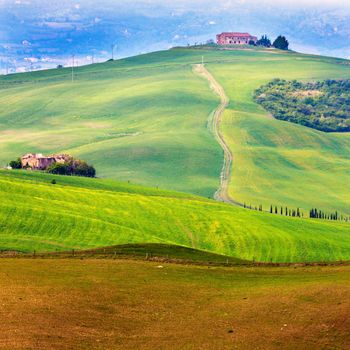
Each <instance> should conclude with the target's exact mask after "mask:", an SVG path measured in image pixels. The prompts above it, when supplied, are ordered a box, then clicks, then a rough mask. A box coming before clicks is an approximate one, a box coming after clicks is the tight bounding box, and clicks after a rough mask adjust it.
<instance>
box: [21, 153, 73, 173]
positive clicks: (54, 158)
mask: <svg viewBox="0 0 350 350" xmlns="http://www.w3.org/2000/svg"><path fill="white" fill-rule="evenodd" d="M70 159H72V157H71V156H69V155H68V154H53V155H51V156H47V157H46V156H43V155H42V154H41V153H28V154H25V155H24V156H22V157H21V163H22V168H31V169H33V170H45V169H46V168H48V167H49V166H50V165H52V164H53V163H62V164H63V163H65V162H67V161H69V160H70Z"/></svg>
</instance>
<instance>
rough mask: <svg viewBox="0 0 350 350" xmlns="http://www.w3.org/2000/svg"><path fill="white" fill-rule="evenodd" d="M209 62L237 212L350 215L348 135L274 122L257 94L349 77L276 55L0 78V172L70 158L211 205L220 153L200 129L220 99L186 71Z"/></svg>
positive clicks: (168, 55) (160, 60) (212, 53)
mask: <svg viewBox="0 0 350 350" xmlns="http://www.w3.org/2000/svg"><path fill="white" fill-rule="evenodd" d="M202 56H204V59H205V62H206V64H207V68H208V69H209V70H210V71H211V72H212V73H213V74H214V76H215V77H216V79H217V80H218V81H219V82H220V83H221V84H222V85H223V86H224V88H225V90H226V93H227V94H228V96H229V97H230V100H231V104H230V106H229V109H228V110H227V111H226V114H225V117H224V120H223V124H222V130H223V132H224V135H225V138H226V139H227V140H228V143H229V145H230V147H231V149H232V150H233V153H234V164H233V172H232V181H231V187H230V192H231V195H232V196H233V197H234V198H235V199H236V200H237V201H240V202H242V203H243V202H246V203H247V204H249V203H252V204H253V205H259V204H263V205H264V207H265V208H267V207H269V206H270V204H274V205H283V206H289V207H298V206H299V207H302V208H303V209H304V210H309V209H310V208H311V207H318V208H320V209H323V210H326V211H333V210H338V211H340V212H342V213H344V214H350V212H349V210H350V209H349V208H350V187H349V186H348V184H349V182H350V172H349V171H348V169H349V167H350V159H349V156H348V155H349V151H350V136H349V134H326V133H322V132H318V131H315V130H312V129H308V128H306V127H302V126H298V125H293V124H291V123H287V122H281V121H277V120H273V119H271V118H269V117H268V114H267V113H266V112H265V111H264V110H263V109H262V108H261V107H259V106H258V105H257V104H256V103H255V102H254V101H253V97H252V94H253V91H254V90H255V89H256V88H257V87H259V86H261V85H262V84H264V83H266V82H268V81H270V80H271V79H273V78H283V79H298V80H302V81H308V80H315V79H327V78H332V79H337V78H349V77H350V66H349V63H348V61H345V60H340V59H332V58H327V57H318V56H311V55H301V54H295V53H286V52H281V51H274V50H260V49H255V50H237V49H235V50H232V51H229V50H226V51H223V50H221V51H219V50H216V49H214V48H200V49H198V48H197V49H174V50H170V51H163V52H156V53H152V54H147V55H142V56H137V57H132V58H128V59H124V60H120V61H115V62H108V63H104V64H96V65H90V66H86V67H80V68H78V69H77V71H76V77H75V79H76V81H75V82H74V83H71V81H70V70H69V69H63V70H50V71H42V72H33V73H26V74H17V75H10V76H3V77H0V89H1V96H0V105H1V111H0V127H1V132H0V162H1V163H2V164H5V163H7V162H8V161H9V160H10V159H12V158H14V157H16V156H18V155H20V154H22V153H25V152H28V151H40V152H43V153H51V152H63V151H65V152H69V153H71V154H73V155H74V156H77V157H80V158H83V159H85V160H87V161H88V162H90V163H93V164H94V166H95V167H96V168H97V170H98V175H99V176H101V177H108V178H113V179H118V180H121V181H131V183H137V184H142V185H145V186H151V187H156V186H159V187H160V188H164V189H172V190H177V191H184V192H188V193H193V194H198V195H202V196H206V197H211V196H212V195H213V193H214V192H215V190H216V189H217V188H218V184H219V175H220V168H221V165H222V157H223V156H222V151H221V149H220V147H219V146H218V145H217V143H216V142H215V140H214V137H213V136H212V135H211V134H210V131H209V130H208V128H207V121H208V116H209V115H210V112H211V111H212V110H213V109H214V108H215V106H216V105H217V103H218V98H217V97H216V96H215V95H214V94H213V93H212V92H211V91H210V89H209V87H208V85H207V82H206V81H204V80H203V79H201V78H199V77H198V76H196V75H195V74H193V72H192V64H194V63H198V62H200V61H201V58H202Z"/></svg>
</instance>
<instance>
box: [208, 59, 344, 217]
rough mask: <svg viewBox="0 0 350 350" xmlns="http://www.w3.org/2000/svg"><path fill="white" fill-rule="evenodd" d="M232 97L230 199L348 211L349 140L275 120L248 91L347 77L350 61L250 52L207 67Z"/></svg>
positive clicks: (226, 123) (226, 128) (227, 128)
mask: <svg viewBox="0 0 350 350" xmlns="http://www.w3.org/2000/svg"><path fill="white" fill-rule="evenodd" d="M207 68H208V69H209V70H210V71H211V72H212V73H213V75H214V76H215V77H216V79H217V80H218V81H219V82H220V83H221V84H222V85H223V87H224V89H225V91H226V93H227V95H228V96H229V98H230V106H229V108H228V109H227V110H226V112H225V116H224V119H223V123H222V131H223V133H224V137H225V139H226V140H227V141H228V144H229V146H230V148H231V150H232V151H233V154H234V163H233V171H232V178H231V185H230V194H231V196H232V197H233V198H235V199H236V200H238V201H240V202H246V203H252V204H254V205H259V204H263V205H264V206H265V208H268V207H269V206H270V204H275V205H287V206H292V207H298V206H300V207H302V208H304V209H306V210H307V209H310V208H311V207H312V206H315V207H318V208H323V209H325V210H328V211H331V210H339V211H341V212H343V213H346V214H349V213H350V186H349V185H348V184H349V183H350V171H349V169H350V157H349V154H350V134H349V133H324V132H321V131H317V130H313V129H310V128H307V127H303V126H299V125H294V124H292V123H289V122H283V121H278V120H275V119H273V118H272V117H270V116H269V115H268V113H267V112H266V111H265V110H264V109H263V108H262V107H260V106H259V105H257V104H256V103H255V102H254V100H253V92H254V91H255V89H257V88H258V87H260V86H261V85H263V84H265V83H267V82H268V81H271V80H272V79H274V78H282V79H288V80H289V79H296V80H301V81H310V80H318V79H328V78H331V79H340V78H347V79H348V78H349V77H350V63H348V62H345V61H341V60H337V59H330V58H325V57H323V58H322V57H315V56H308V55H299V54H283V53H281V54H277V53H273V52H272V53H271V54H270V55H263V54H261V53H260V54H259V53H254V54H252V53H247V54H246V57H245V59H244V60H238V59H237V60H236V61H235V62H230V63H222V62H219V63H214V64H208V65H207Z"/></svg>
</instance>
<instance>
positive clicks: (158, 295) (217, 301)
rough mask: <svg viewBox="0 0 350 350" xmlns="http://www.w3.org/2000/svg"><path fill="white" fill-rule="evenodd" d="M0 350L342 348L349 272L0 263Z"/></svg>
mask: <svg viewBox="0 0 350 350" xmlns="http://www.w3.org/2000/svg"><path fill="white" fill-rule="evenodd" d="M0 281H1V288H0V300H1V303H0V317H1V323H0V334H1V337H0V348H1V349H210V350H212V349H348V348H349V347H350V331H349V330H350V319H349V317H348V315H349V314H350V267H349V266H336V267H334V266H333V267H300V268H271V267H270V268H261V267H231V268H224V267H208V266H186V265H173V264H164V263H162V264H160V263H159V262H142V261H132V260H128V261H123V260H118V259H116V260H111V259H107V260H106V259H39V258H37V259H2V260H1V265H0Z"/></svg>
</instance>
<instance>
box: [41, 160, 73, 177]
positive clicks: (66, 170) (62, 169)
mask: <svg viewBox="0 0 350 350" xmlns="http://www.w3.org/2000/svg"><path fill="white" fill-rule="evenodd" d="M46 171H47V172H48V173H50V174H57V175H71V170H70V167H69V165H68V164H66V163H53V164H52V165H50V166H49V167H48V168H47V169H46Z"/></svg>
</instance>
